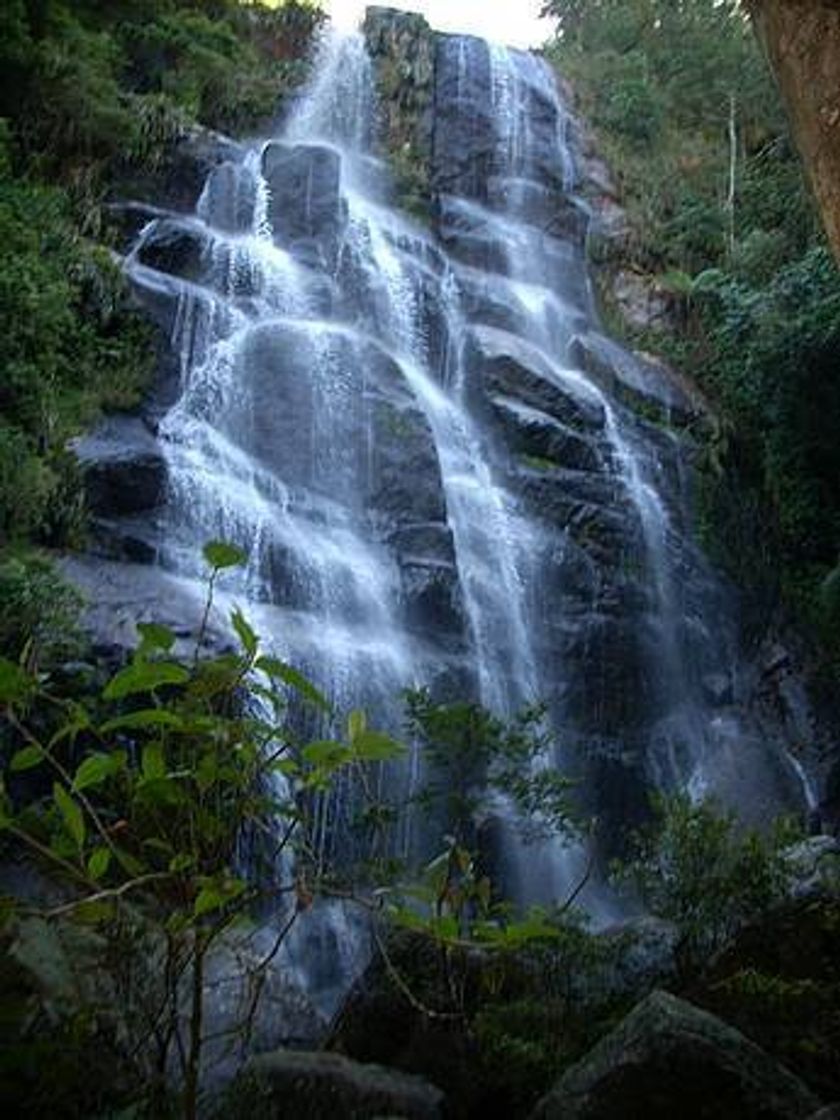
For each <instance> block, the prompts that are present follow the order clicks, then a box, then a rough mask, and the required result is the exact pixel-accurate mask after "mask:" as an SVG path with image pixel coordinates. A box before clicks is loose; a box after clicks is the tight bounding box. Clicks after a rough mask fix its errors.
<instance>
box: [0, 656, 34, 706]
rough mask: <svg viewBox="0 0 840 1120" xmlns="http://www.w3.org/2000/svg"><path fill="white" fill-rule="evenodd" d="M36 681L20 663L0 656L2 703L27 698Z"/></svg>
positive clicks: (12, 702)
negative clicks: (17, 663)
mask: <svg viewBox="0 0 840 1120" xmlns="http://www.w3.org/2000/svg"><path fill="white" fill-rule="evenodd" d="M35 683H36V682H35V680H34V678H33V677H31V676H30V675H29V674H28V673H27V672H25V671H24V670H23V669H21V667H20V665H16V664H15V663H14V661H9V660H8V659H7V658H5V657H0V703H2V704H14V703H15V702H16V701H19V700H24V699H26V696H27V694H28V693H29V692H31V691H32V689H33V688H34V687H35Z"/></svg>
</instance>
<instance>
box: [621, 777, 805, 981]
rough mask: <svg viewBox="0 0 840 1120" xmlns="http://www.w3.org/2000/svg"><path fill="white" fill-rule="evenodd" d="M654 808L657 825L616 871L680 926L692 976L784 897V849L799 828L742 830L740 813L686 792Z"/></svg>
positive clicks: (683, 958) (680, 955)
mask: <svg viewBox="0 0 840 1120" xmlns="http://www.w3.org/2000/svg"><path fill="white" fill-rule="evenodd" d="M654 808H655V812H656V818H655V821H654V824H653V825H652V827H651V828H650V829H649V830H648V831H647V832H645V833H641V834H638V835H637V836H636V839H635V848H636V851H635V856H634V858H632V859H631V860H630V861H629V862H628V863H627V864H625V865H624V866H622V867H620V868H619V869H618V871H617V875H618V878H619V880H620V881H624V882H627V883H630V884H632V885H633V887H634V888H635V889H636V890H637V891H638V893H639V896H640V897H641V899H642V901H643V903H644V904H645V906H646V907H647V908H648V909H649V910H650V912H651V913H652V914H655V915H656V916H657V917H660V918H664V919H666V920H667V921H670V922H673V923H674V924H675V926H676V927H677V930H678V933H679V938H680V940H679V944H678V947H677V960H678V965H679V966H680V968H681V969H682V970H683V972H684V973H685V974H690V973H691V972H693V971H695V970H696V969H697V968H698V967H699V966H700V965H702V963H703V962H704V961H705V960H707V959H708V958H709V956H710V955H711V954H712V953H713V952H714V951H715V950H716V949H719V948H720V947H721V945H723V944H724V943H725V942H726V941H727V940H729V939H730V938H731V937H732V935H733V933H734V932H735V931H736V930H738V929H739V928H740V927H741V926H742V925H744V924H745V923H746V922H748V921H750V920H752V919H755V918H757V917H759V916H760V915H762V914H764V913H766V912H767V910H768V909H769V908H770V907H771V906H772V905H773V904H774V903H775V902H777V901H779V900H780V899H781V898H783V897H784V895H785V891H786V888H787V870H786V864H785V860H784V857H783V854H782V849H783V848H784V847H785V846H786V845H787V844H789V843H790V841H791V840H792V839H793V837H794V835H795V831H794V829H793V826H792V825H791V823H790V822H788V821H785V820H780V821H777V822H776V823H775V824H774V825H773V827H772V829H771V830H770V832H769V833H767V834H762V833H760V832H758V831H753V830H743V829H741V828H740V827H739V825H738V824H737V821H736V818H735V815H734V814H733V813H724V812H721V811H720V810H719V809H718V808H717V807H716V806H715V804H714V803H713V802H711V801H702V802H699V803H697V804H694V803H692V801H691V799H690V798H689V797H688V796H687V795H686V794H675V795H673V796H671V797H668V798H664V797H660V798H657V799H656V800H655V803H654Z"/></svg>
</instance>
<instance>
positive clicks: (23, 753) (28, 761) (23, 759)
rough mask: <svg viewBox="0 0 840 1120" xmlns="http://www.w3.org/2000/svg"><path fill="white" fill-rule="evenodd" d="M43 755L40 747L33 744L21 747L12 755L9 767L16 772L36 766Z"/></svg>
mask: <svg viewBox="0 0 840 1120" xmlns="http://www.w3.org/2000/svg"><path fill="white" fill-rule="evenodd" d="M44 758H45V755H44V752H43V751H42V750H41V748H40V747H36V746H35V745H34V744H33V745H32V746H29V747H23V748H22V749H21V750H19V751H17V752H16V753H15V754H13V755H12V761H11V762H10V763H9V769H10V770H14V771H15V773H18V772H19V771H21V770H31V769H32V768H33V767H35V766H38V765H39V764H40V763H42V762H43V761H44Z"/></svg>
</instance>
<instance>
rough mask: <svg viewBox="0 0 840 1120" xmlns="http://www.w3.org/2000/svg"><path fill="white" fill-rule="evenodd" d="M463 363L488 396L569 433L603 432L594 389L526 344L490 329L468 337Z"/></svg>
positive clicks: (601, 412) (475, 331)
mask: <svg viewBox="0 0 840 1120" xmlns="http://www.w3.org/2000/svg"><path fill="white" fill-rule="evenodd" d="M468 347H469V349H468V359H467V360H468V361H469V363H470V365H471V367H472V368H474V369H475V370H476V371H477V372H478V374H479V377H480V379H481V381H482V382H483V385H484V387H485V391H486V392H487V393H488V394H490V395H502V396H505V397H510V398H514V399H515V400H518V401H521V402H522V403H523V404H525V405H529V406H530V407H531V408H535V409H538V410H539V411H541V412H544V413H547V414H548V415H549V416H551V417H553V418H554V419H555V420H559V421H561V422H562V423H564V424H568V425H570V426H571V427H573V428H582V429H587V428H588V429H599V428H603V426H604V423H605V419H606V414H605V410H604V406H603V404H602V403H601V400H600V399H599V394H598V392H597V390H595V389H592V388H591V387H590V386H589V385H587V384H586V382H585V381H584V379H583V378H582V377H581V376H580V375H579V374H577V373H575V372H574V371H572V370H563V369H559V368H556V367H554V366H553V365H552V364H551V363H550V362H549V360H548V358H547V357H546V356H545V355H543V354H542V353H541V351H540V350H538V349H537V348H536V347H535V346H533V345H532V344H531V343H529V342H526V341H525V340H524V339H521V338H517V337H516V336H515V335H512V334H508V333H507V332H506V331H500V330H496V329H495V328H493V327H474V328H473V330H472V331H471V332H470V340H469V344H468Z"/></svg>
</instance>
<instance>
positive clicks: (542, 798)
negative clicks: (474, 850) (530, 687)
mask: <svg viewBox="0 0 840 1120" xmlns="http://www.w3.org/2000/svg"><path fill="white" fill-rule="evenodd" d="M405 703H406V730H407V732H408V734H409V736H411V737H412V738H413V739H415V740H416V741H417V742H418V743H419V744H420V745H421V748H422V757H423V760H424V764H425V766H426V768H427V769H426V774H425V783H424V785H423V787H422V789H421V791H420V793H419V794H418V800H419V801H420V802H421V803H422V804H424V805H425V806H426V807H427V808H429V809H430V810H432V811H436V810H442V811H443V814H444V820H445V822H446V827H447V828H449V829H451V830H452V831H453V833H454V836H455V838H456V840H457V842H458V844H461V845H466V846H467V847H469V846H471V845H472V843H473V840H474V838H475V828H476V824H477V822H478V821H479V819H480V818H481V817H482V816H483V815H484V814H486V813H487V811H488V809H489V804H490V800H491V799H492V798H494V797H498V796H502V797H504V798H507V799H509V801H510V803H511V804H512V806H513V807H514V808H515V809H516V810H517V811H518V812H519V814H520V819H521V825H522V828H523V830H524V831H525V832H527V833H528V834H529V835H531V836H532V837H535V836H544V835H546V833H556V834H561V833H570V832H572V831H574V826H573V820H572V816H573V814H572V809H571V802H570V798H569V790H570V788H571V786H572V782H571V781H570V780H569V779H568V778H566V777H565V776H563V775H562V774H561V773H560V772H559V771H558V770H557V769H556V768H554V767H553V766H551V765H548V760H549V757H550V752H551V744H550V739H549V736H548V734H547V732H546V730H545V726H544V715H545V711H544V709H543V707H542V706H540V705H534V706H532V707H528V708H525V709H523V710H522V711H521V712H519V713H518V714H517V715H515V716H514V718H513V719H512V720H510V721H509V722H505V721H504V720H501V719H499V718H498V717H497V716H495V715H493V714H492V713H491V712H489V711H488V710H487V709H486V708H483V707H482V706H481V705H480V704H477V703H473V702H461V703H456V704H437V703H435V702H434V701H433V700H432V697H431V694H430V693H429V691H428V689H423V688H421V689H414V690H409V691H408V692H406V694H405Z"/></svg>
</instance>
